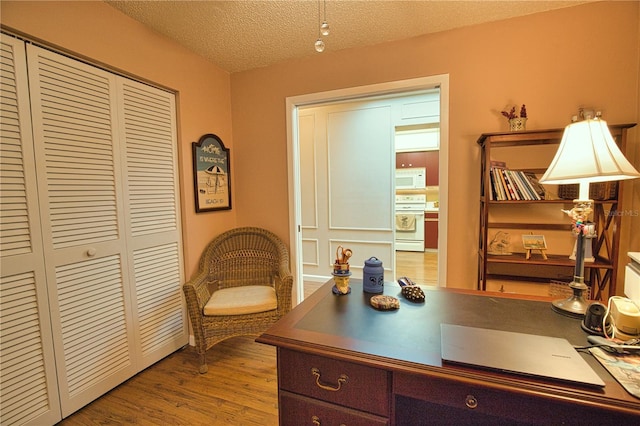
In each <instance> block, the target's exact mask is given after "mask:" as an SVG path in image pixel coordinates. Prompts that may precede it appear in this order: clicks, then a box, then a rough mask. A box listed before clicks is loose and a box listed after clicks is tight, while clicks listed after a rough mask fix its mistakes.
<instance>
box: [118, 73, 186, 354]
mask: <svg viewBox="0 0 640 426" xmlns="http://www.w3.org/2000/svg"><path fill="white" fill-rule="evenodd" d="M118 89H119V97H118V98H119V100H120V102H121V108H119V112H120V114H121V115H120V120H119V121H120V122H121V123H122V126H121V140H123V141H124V143H125V149H124V150H123V151H124V154H125V155H124V158H123V159H122V162H123V164H124V165H125V174H126V176H127V179H126V185H127V188H126V191H125V199H126V206H127V208H128V214H127V219H128V220H129V222H128V224H129V226H128V227H129V229H130V233H129V235H128V238H129V242H128V244H127V246H128V247H129V248H130V250H131V252H130V256H131V258H132V259H133V264H132V268H133V269H132V270H131V275H132V276H134V277H135V293H134V294H133V296H132V297H133V298H134V299H135V301H136V310H135V312H136V315H135V316H134V317H135V330H137V332H138V333H139V336H138V338H137V339H136V344H137V345H138V352H139V353H140V354H141V358H142V361H141V362H142V366H143V367H147V366H149V365H151V364H153V363H154V362H156V360H157V359H159V358H161V357H163V356H166V355H168V354H169V353H171V352H173V351H175V350H177V349H178V348H180V347H181V346H183V345H184V344H185V342H186V341H187V339H188V323H187V320H186V310H185V308H184V306H183V301H182V300H183V298H182V287H181V286H182V283H183V282H184V276H183V273H182V268H181V267H180V265H181V260H180V259H181V258H182V252H181V246H180V244H179V243H178V242H179V241H180V233H179V229H180V228H179V220H180V214H179V208H178V207H179V192H178V191H179V189H178V175H177V168H176V167H175V164H177V145H176V143H175V141H176V134H175V132H176V131H175V128H176V126H175V96H173V94H170V93H167V92H165V91H162V90H160V89H156V88H153V87H149V86H147V85H144V84H141V83H138V82H134V81H130V80H126V79H122V80H119V81H118Z"/></svg>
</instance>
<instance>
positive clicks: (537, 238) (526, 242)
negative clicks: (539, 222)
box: [522, 234, 547, 250]
mask: <svg viewBox="0 0 640 426" xmlns="http://www.w3.org/2000/svg"><path fill="white" fill-rule="evenodd" d="M522 245H523V246H524V248H525V249H526V250H546V249H547V241H546V240H545V239H544V235H532V234H527V235H523V236H522Z"/></svg>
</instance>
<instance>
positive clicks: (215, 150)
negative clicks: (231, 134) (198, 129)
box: [192, 133, 231, 213]
mask: <svg viewBox="0 0 640 426" xmlns="http://www.w3.org/2000/svg"><path fill="white" fill-rule="evenodd" d="M229 151H230V150H229V148H226V147H225V146H224V143H223V142H222V140H221V139H220V138H219V137H218V136H216V135H214V134H213V133H208V134H205V135H203V136H201V137H200V139H199V140H198V142H192V153H193V183H194V191H195V194H194V198H195V205H196V213H202V212H208V211H215V210H231V174H230V170H231V167H230V166H231V163H230V161H229V157H230V153H229Z"/></svg>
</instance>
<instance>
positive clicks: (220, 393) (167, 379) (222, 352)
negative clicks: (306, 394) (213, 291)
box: [59, 337, 278, 426]
mask: <svg viewBox="0 0 640 426" xmlns="http://www.w3.org/2000/svg"><path fill="white" fill-rule="evenodd" d="M254 339H255V338H253V337H236V338H232V339H229V340H226V341H224V342H222V343H220V344H218V345H216V346H214V347H213V348H211V349H210V350H209V351H208V352H207V363H208V365H209V371H208V372H207V373H206V374H199V373H198V356H197V354H196V353H195V350H194V349H193V348H192V347H186V348H183V349H181V350H179V351H177V352H174V353H173V354H171V355H169V356H168V357H167V358H165V359H163V360H161V361H159V362H158V363H156V364H154V365H152V366H151V367H149V368H147V369H146V370H144V371H142V372H140V373H139V374H137V375H136V376H134V377H132V378H131V379H129V380H128V381H126V382H125V383H123V384H121V385H120V386H118V387H116V388H115V389H113V390H111V391H110V392H108V393H107V394H105V395H103V396H102V397H101V398H99V399H97V400H95V401H94V402H92V403H90V404H89V405H87V406H86V407H84V408H82V409H81V410H80V411H78V412H76V413H74V414H72V415H71V416H69V417H68V418H66V419H64V420H63V421H62V422H60V423H59V424H60V425H62V426H75V425H82V426H85V425H132V424H133V425H205V424H206V425H238V426H240V425H242V426H244V425H256V426H257V425H261V426H263V425H277V424H278V386H277V374H276V352H275V348H273V347H271V346H267V345H263V344H260V343H256V342H255V341H254Z"/></svg>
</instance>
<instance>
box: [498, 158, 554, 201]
mask: <svg viewBox="0 0 640 426" xmlns="http://www.w3.org/2000/svg"><path fill="white" fill-rule="evenodd" d="M489 172H490V173H489V177H490V182H491V190H490V192H489V196H490V199H491V200H495V201H533V200H544V193H545V191H544V187H543V186H542V185H541V184H540V182H538V178H537V176H536V175H535V173H533V172H525V171H523V170H510V169H508V168H507V167H506V164H505V163H504V162H502V161H491V168H490V170H489Z"/></svg>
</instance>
